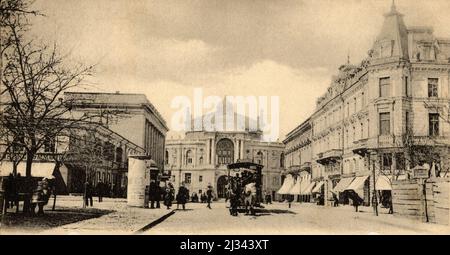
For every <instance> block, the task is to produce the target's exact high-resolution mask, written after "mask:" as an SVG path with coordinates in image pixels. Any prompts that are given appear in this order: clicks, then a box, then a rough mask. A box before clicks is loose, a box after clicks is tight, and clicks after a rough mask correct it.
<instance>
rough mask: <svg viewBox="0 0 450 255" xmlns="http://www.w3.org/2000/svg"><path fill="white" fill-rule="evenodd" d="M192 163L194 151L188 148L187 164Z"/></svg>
mask: <svg viewBox="0 0 450 255" xmlns="http://www.w3.org/2000/svg"><path fill="white" fill-rule="evenodd" d="M191 164H192V151H191V150H187V151H186V165H191Z"/></svg>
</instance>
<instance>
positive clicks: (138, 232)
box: [134, 209, 175, 234]
mask: <svg viewBox="0 0 450 255" xmlns="http://www.w3.org/2000/svg"><path fill="white" fill-rule="evenodd" d="M174 214H175V209H174V210H172V211H170V212H169V213H167V214H165V215H163V216H161V217H160V218H158V219H156V220H154V221H152V222H150V223H149V224H147V225H145V226H144V227H142V228H140V229H138V230H137V231H135V232H134V234H142V233H143V232H145V231H147V230H149V229H151V228H153V227H155V226H156V225H158V224H159V223H161V222H163V221H165V220H166V219H167V218H169V217H170V216H172V215H174Z"/></svg>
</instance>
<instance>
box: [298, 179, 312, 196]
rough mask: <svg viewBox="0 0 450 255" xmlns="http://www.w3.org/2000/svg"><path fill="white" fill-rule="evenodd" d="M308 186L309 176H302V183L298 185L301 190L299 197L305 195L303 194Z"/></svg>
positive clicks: (309, 182)
mask: <svg viewBox="0 0 450 255" xmlns="http://www.w3.org/2000/svg"><path fill="white" fill-rule="evenodd" d="M310 184H311V175H306V176H303V179H302V183H301V184H300V188H301V190H300V195H307V194H306V193H305V192H306V189H307V188H308V186H309V185H310Z"/></svg>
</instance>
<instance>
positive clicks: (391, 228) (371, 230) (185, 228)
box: [146, 202, 450, 235]
mask: <svg viewBox="0 0 450 255" xmlns="http://www.w3.org/2000/svg"><path fill="white" fill-rule="evenodd" d="M265 206H266V205H265ZM187 208H188V209H189V210H186V211H179V210H177V211H176V213H175V214H174V215H173V216H171V217H169V218H168V219H167V220H165V221H164V222H162V223H161V224H158V225H157V226H155V227H154V228H152V229H150V230H149V231H147V232H146V234H187V235H202V234H219V235H220V234H228V235H233V234H257V235H260V234H266V235H267V234H268V235H271V234H273V235H279V234H294V235H296V234H301V235H303V234H305V235H307V234H318V235H322V234H406V235H409V234H443V233H447V234H449V233H450V228H449V227H448V226H442V225H436V224H427V223H421V222H417V221H413V220H409V219H405V218H399V217H395V216H393V215H389V214H386V212H384V211H382V212H381V213H380V215H379V216H378V217H376V216H374V215H373V212H372V208H370V207H362V208H361V212H358V213H356V212H354V211H353V207H350V206H341V207H338V208H331V207H321V206H316V205H314V204H293V205H292V208H290V209H289V208H288V205H287V204H285V203H275V204H272V205H267V206H266V208H265V209H264V210H262V212H260V213H259V214H258V216H246V215H244V214H239V216H238V217H232V216H230V215H229V213H228V209H227V208H226V204H225V203H224V202H217V203H214V204H213V205H212V208H213V209H211V210H210V209H207V208H206V206H205V204H188V205H187Z"/></svg>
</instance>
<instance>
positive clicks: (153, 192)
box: [148, 180, 158, 209]
mask: <svg viewBox="0 0 450 255" xmlns="http://www.w3.org/2000/svg"><path fill="white" fill-rule="evenodd" d="M157 189H158V187H156V182H155V180H151V181H150V187H149V190H148V192H149V199H150V209H155V201H156V193H157V192H158V191H157Z"/></svg>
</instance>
